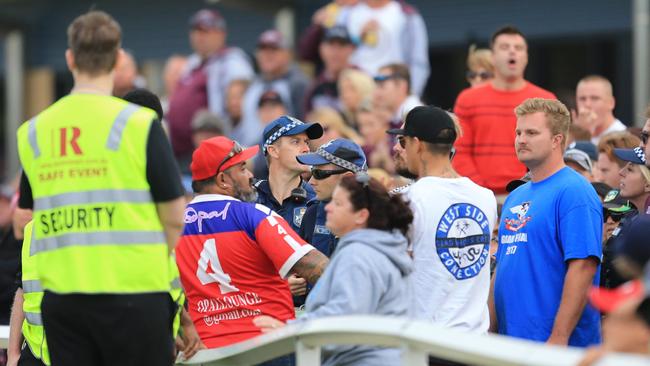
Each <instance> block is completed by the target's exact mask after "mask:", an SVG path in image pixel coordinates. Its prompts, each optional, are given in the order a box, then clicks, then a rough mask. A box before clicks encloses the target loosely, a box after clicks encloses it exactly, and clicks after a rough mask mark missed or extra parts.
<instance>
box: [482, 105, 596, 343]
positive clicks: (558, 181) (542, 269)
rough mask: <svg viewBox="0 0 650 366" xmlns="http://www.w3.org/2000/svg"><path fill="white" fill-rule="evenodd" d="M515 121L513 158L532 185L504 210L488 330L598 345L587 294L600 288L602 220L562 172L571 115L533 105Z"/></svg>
mask: <svg viewBox="0 0 650 366" xmlns="http://www.w3.org/2000/svg"><path fill="white" fill-rule="evenodd" d="M515 113H516V115H517V128H516V139H515V148H516V152H517V158H518V159H519V161H521V162H522V163H524V164H525V165H526V166H527V167H528V169H529V170H530V176H531V181H530V182H528V183H525V184H523V185H522V186H520V187H519V188H517V189H515V190H514V191H513V192H512V193H511V194H510V195H509V196H508V198H507V199H506V201H505V203H504V206H503V211H502V216H501V225H500V227H499V249H498V251H497V268H496V273H495V275H494V278H493V281H494V282H493V296H492V297H491V301H490V310H491V326H490V328H491V330H493V331H496V330H498V332H499V333H501V334H505V335H509V336H513V337H518V338H526V339H531V340H536V341H541V342H547V343H549V344H561V345H570V346H581V347H584V346H588V345H591V344H597V343H600V315H599V313H598V311H596V309H594V308H593V307H591V305H587V294H588V291H589V288H590V287H591V285H592V284H593V285H598V282H599V278H598V277H599V275H598V274H599V272H600V270H599V266H600V258H601V255H602V247H601V238H602V225H603V214H602V207H601V204H600V200H599V198H598V195H597V194H596V192H595V190H594V189H593V187H592V186H591V185H590V184H589V182H587V180H586V179H584V178H583V177H582V176H580V175H579V174H578V173H576V172H575V171H573V170H572V169H571V168H568V167H567V166H565V164H564V161H563V158H562V156H563V151H564V148H565V145H566V136H567V133H568V130H569V124H570V115H569V112H568V110H567V109H566V107H565V106H564V105H563V104H562V103H560V102H558V101H552V100H546V99H541V98H532V99H528V100H526V101H524V102H523V103H522V104H521V105H519V106H518V107H517V108H516V110H515Z"/></svg>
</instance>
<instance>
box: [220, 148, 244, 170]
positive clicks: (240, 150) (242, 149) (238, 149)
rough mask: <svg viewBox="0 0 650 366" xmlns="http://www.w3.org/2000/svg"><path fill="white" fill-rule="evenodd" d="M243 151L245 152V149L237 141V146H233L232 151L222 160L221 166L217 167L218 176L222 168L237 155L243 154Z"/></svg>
mask: <svg viewBox="0 0 650 366" xmlns="http://www.w3.org/2000/svg"><path fill="white" fill-rule="evenodd" d="M242 151H244V148H243V147H242V146H241V145H240V144H239V142H237V141H235V145H233V147H232V149H231V150H230V152H229V153H228V155H226V157H225V158H223V160H221V163H219V166H217V173H216V174H219V172H220V171H221V167H222V166H223V165H224V164H225V163H226V162H227V161H228V160H230V159H232V158H233V157H234V156H235V155H237V154H239V153H241V152H242Z"/></svg>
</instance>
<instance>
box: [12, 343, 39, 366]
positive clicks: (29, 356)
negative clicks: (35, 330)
mask: <svg viewBox="0 0 650 366" xmlns="http://www.w3.org/2000/svg"><path fill="white" fill-rule="evenodd" d="M18 366H45V364H44V363H43V361H41V360H39V359H38V358H36V356H34V354H33V353H32V351H31V350H30V349H29V346H28V345H26V344H25V346H24V347H23V349H22V350H21V351H20V358H19V359H18Z"/></svg>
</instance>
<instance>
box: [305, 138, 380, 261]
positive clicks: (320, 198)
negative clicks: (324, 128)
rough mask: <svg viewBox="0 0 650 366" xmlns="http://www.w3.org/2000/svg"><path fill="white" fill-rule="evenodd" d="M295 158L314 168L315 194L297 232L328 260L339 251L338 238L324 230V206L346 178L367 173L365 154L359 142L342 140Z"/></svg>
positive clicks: (312, 181) (312, 169) (310, 181)
mask: <svg viewBox="0 0 650 366" xmlns="http://www.w3.org/2000/svg"><path fill="white" fill-rule="evenodd" d="M296 159H297V160H298V162H300V163H301V164H304V165H311V166H312V168H311V179H310V180H309V183H310V184H311V185H312V187H314V191H316V199H315V200H312V201H310V202H309V203H308V205H307V210H306V211H305V215H304V216H303V219H302V225H301V226H300V231H299V232H298V233H299V234H300V236H301V237H302V238H303V239H305V241H307V242H308V243H311V244H312V245H313V246H314V247H315V248H316V249H318V250H320V251H321V252H322V253H323V254H325V255H326V256H328V257H329V256H330V255H331V254H332V253H333V252H334V249H335V248H336V242H337V238H335V237H334V235H332V234H331V233H330V231H329V229H327V227H325V216H326V215H325V205H326V204H327V203H329V201H330V200H331V199H332V192H333V191H334V188H335V187H336V185H337V184H338V183H339V181H341V178H343V176H344V175H350V174H354V173H357V172H359V171H366V170H368V164H367V162H366V155H365V154H364V153H363V150H362V149H361V147H360V146H359V145H357V144H356V143H354V142H352V141H350V140H347V139H341V138H340V139H334V140H331V141H329V142H327V143H326V144H324V145H322V146H321V147H319V148H318V150H316V151H315V152H313V153H310V154H305V155H300V156H298V157H297V158H296Z"/></svg>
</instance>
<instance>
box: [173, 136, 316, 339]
mask: <svg viewBox="0 0 650 366" xmlns="http://www.w3.org/2000/svg"><path fill="white" fill-rule="evenodd" d="M258 150H259V147H258V146H253V147H250V148H247V149H243V148H242V147H241V146H240V145H239V143H237V142H236V141H232V140H230V139H228V138H226V137H223V136H219V137H214V138H211V139H208V140H205V141H203V142H202V143H201V145H199V147H198V148H197V149H196V150H195V151H194V154H193V155H192V164H191V166H190V168H191V170H192V189H193V190H194V192H195V193H196V194H197V196H196V197H195V198H194V199H193V200H192V202H190V203H189V205H188V206H187V209H186V210H185V227H184V230H183V235H182V236H181V239H180V241H179V243H178V246H177V247H176V262H177V264H178V268H179V271H180V278H181V282H182V284H183V288H184V289H185V293H186V295H187V299H188V301H189V309H190V316H191V318H192V321H193V322H194V324H195V326H196V329H197V331H198V332H199V336H200V337H201V340H202V341H203V343H204V344H205V345H206V346H207V347H208V348H215V347H223V346H227V345H230V344H233V343H236V342H240V341H243V340H246V339H249V338H253V337H255V336H257V335H259V334H261V331H260V329H259V328H257V327H256V326H255V325H254V324H253V321H252V319H253V317H255V316H257V315H261V314H265V315H270V316H273V317H275V318H278V319H281V320H282V321H286V320H289V319H292V318H294V317H295V313H294V308H293V303H292V300H291V292H290V291H289V285H288V284H287V281H286V278H287V277H289V276H290V275H293V274H295V275H297V276H300V277H301V278H304V279H305V280H306V281H307V282H309V283H310V284H314V283H315V282H316V280H318V278H319V277H320V275H321V273H322V272H323V270H324V268H325V266H326V265H327V262H328V259H327V257H326V256H325V255H323V254H322V253H320V252H319V251H318V250H314V248H313V247H312V246H311V245H310V244H307V243H306V242H305V241H303V240H302V239H301V238H300V237H299V236H298V234H296V233H295V232H294V231H293V230H292V229H291V227H290V226H289V224H288V223H287V222H286V221H285V220H284V219H283V218H282V217H281V216H280V215H278V214H276V213H275V212H273V211H272V210H271V209H269V208H268V207H266V206H263V205H260V204H255V203H254V202H255V199H256V192H255V189H254V187H253V186H252V177H253V174H252V173H251V172H250V171H249V170H248V169H246V165H245V164H246V160H248V159H250V158H252V157H253V156H254V155H255V154H256V153H257V152H258Z"/></svg>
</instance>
